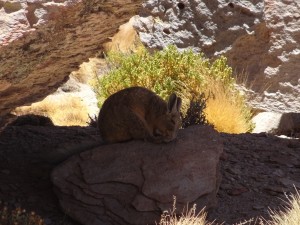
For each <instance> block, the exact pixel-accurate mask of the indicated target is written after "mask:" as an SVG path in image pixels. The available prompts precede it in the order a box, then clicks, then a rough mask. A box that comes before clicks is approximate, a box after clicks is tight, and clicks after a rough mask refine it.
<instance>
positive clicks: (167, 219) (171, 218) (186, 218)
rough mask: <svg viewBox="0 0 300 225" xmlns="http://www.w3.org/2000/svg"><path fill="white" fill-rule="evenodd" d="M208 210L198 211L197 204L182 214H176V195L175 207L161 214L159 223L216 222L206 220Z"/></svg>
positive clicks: (202, 224) (207, 224)
mask: <svg viewBox="0 0 300 225" xmlns="http://www.w3.org/2000/svg"><path fill="white" fill-rule="evenodd" d="M206 215H207V214H206V212H205V211H204V210H201V211H200V212H199V213H197V212H196V204H194V205H193V207H192V208H191V209H188V208H187V209H186V210H185V211H184V212H182V214H181V216H178V215H177V214H176V197H174V200H173V209H172V210H171V211H165V212H163V214H162V215H161V219H160V221H159V225H213V224H214V222H207V221H206Z"/></svg>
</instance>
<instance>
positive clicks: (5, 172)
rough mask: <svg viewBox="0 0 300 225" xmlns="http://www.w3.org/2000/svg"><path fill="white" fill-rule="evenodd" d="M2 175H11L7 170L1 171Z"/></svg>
mask: <svg viewBox="0 0 300 225" xmlns="http://www.w3.org/2000/svg"><path fill="white" fill-rule="evenodd" d="M1 173H3V174H6V175H9V174H10V171H9V170H7V169H4V170H1Z"/></svg>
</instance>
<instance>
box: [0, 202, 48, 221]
mask: <svg viewBox="0 0 300 225" xmlns="http://www.w3.org/2000/svg"><path fill="white" fill-rule="evenodd" d="M0 224H1V225H45V222H44V220H43V219H42V218H41V217H40V216H39V215H37V214H36V213H35V212H27V211H26V210H25V209H21V208H20V207H17V208H15V209H9V207H8V206H7V205H6V204H5V203H2V202H1V201H0Z"/></svg>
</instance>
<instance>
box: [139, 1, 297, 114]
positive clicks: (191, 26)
mask: <svg viewBox="0 0 300 225" xmlns="http://www.w3.org/2000/svg"><path fill="white" fill-rule="evenodd" d="M299 9H300V6H299V3H296V2H295V1H272V0H245V1H209V0H204V1H199V0H190V1H169V0H161V1H157V0H148V1H146V2H145V3H144V4H143V9H142V12H141V13H140V17H139V18H138V19H137V21H136V23H135V27H136V29H137V31H138V32H139V35H140V37H141V41H142V42H143V43H144V44H145V45H146V46H148V47H149V48H152V49H162V48H164V47H165V46H167V45H169V44H175V45H176V46H178V47H179V48H180V49H184V48H188V47H192V48H194V49H195V50H196V51H202V52H204V53H205V55H206V56H207V57H209V58H214V57H216V56H219V55H222V54H224V55H225V56H227V58H228V63H229V65H230V66H232V67H233V70H234V71H235V72H236V73H237V74H238V77H239V76H240V78H241V79H243V80H245V82H246V84H247V86H248V87H249V90H248V94H249V95H250V96H251V102H250V103H251V105H252V106H253V107H255V108H257V109H261V110H262V111H274V112H296V111H299V110H300V103H299V101H298V97H299V93H300V83H299V71H300V64H299V61H300V45H299V36H300V10H299Z"/></svg>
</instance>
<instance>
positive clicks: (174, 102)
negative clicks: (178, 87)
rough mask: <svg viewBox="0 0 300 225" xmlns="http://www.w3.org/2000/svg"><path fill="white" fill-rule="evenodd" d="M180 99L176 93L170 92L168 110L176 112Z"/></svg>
mask: <svg viewBox="0 0 300 225" xmlns="http://www.w3.org/2000/svg"><path fill="white" fill-rule="evenodd" d="M181 103H182V100H181V98H179V97H177V96H176V94H174V93H173V94H171V95H170V97H169V101H168V110H169V112H170V113H177V112H179V110H180V107H181Z"/></svg>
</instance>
